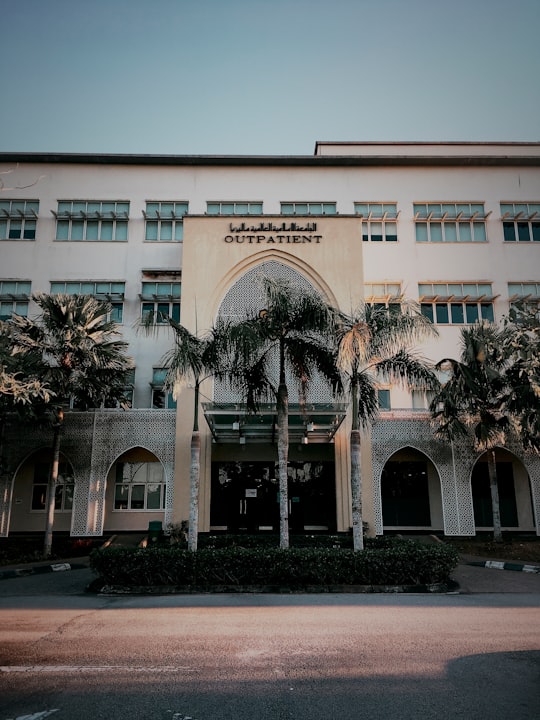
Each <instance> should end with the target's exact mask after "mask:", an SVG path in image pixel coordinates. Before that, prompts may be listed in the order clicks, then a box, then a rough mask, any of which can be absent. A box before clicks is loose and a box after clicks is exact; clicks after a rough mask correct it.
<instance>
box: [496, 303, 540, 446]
mask: <svg viewBox="0 0 540 720" xmlns="http://www.w3.org/2000/svg"><path fill="white" fill-rule="evenodd" d="M504 330H505V332H504V336H503V343H504V352H505V355H506V357H507V360H508V367H507V371H506V377H507V380H508V385H509V393H508V396H507V400H506V408H507V410H508V412H509V413H510V414H511V416H512V419H513V421H514V425H515V430H516V434H517V435H518V437H519V438H520V441H521V444H522V445H523V447H524V448H525V449H526V450H531V451H534V452H537V453H540V413H539V412H538V407H539V406H540V317H539V315H538V307H537V306H527V305H524V304H516V305H514V306H512V307H511V308H510V312H509V314H508V316H507V317H506V318H505V319H504Z"/></svg>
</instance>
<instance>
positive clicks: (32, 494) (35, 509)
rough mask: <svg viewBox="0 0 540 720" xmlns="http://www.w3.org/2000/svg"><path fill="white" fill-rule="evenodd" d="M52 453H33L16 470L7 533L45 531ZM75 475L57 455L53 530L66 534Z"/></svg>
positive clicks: (68, 464)
mask: <svg viewBox="0 0 540 720" xmlns="http://www.w3.org/2000/svg"><path fill="white" fill-rule="evenodd" d="M51 463H52V453H51V449H50V448H43V449H41V450H37V451H36V452H34V453H32V455H30V456H29V457H28V458H27V459H26V460H25V461H24V462H23V463H22V465H21V466H20V467H19V469H18V470H17V473H16V476H15V481H14V485H13V496H12V503H11V517H10V532H23V531H24V532H41V531H44V530H45V523H46V514H47V507H48V495H49V492H48V491H49V477H50V473H51ZM74 489H75V474H74V471H73V467H72V465H71V463H70V462H69V460H68V458H67V457H66V456H65V455H64V454H63V453H60V465H59V470H58V483H57V486H56V493H55V511H54V530H55V531H60V532H69V530H70V529H71V514H72V509H73V494H74Z"/></svg>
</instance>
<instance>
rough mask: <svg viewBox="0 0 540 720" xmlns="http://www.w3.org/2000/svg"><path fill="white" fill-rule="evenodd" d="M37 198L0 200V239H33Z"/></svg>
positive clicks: (34, 235)
mask: <svg viewBox="0 0 540 720" xmlns="http://www.w3.org/2000/svg"><path fill="white" fill-rule="evenodd" d="M38 211H39V200H0V240H35V239H36V224H37V216H38Z"/></svg>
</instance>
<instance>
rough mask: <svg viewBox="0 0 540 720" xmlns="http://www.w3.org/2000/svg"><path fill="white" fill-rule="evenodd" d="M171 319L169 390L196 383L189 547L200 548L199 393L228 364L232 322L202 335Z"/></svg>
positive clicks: (165, 360)
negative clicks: (203, 385)
mask: <svg viewBox="0 0 540 720" xmlns="http://www.w3.org/2000/svg"><path fill="white" fill-rule="evenodd" d="M167 321H168V323H169V325H170V327H171V328H172V329H173V331H174V347H173V348H171V350H169V351H168V352H167V353H166V354H165V355H164V357H163V364H164V365H165V367H167V376H166V378H165V389H166V390H170V391H172V392H173V393H174V394H175V395H176V394H177V393H178V392H179V391H180V389H181V387H182V386H183V385H186V384H192V385H193V389H194V399H193V429H192V434H191V461H190V469H189V487H190V500H189V527H188V549H189V550H193V551H195V550H197V542H198V533H199V487H200V474H201V439H200V434H199V396H200V387H201V384H202V383H203V382H204V381H205V380H206V379H208V378H209V377H215V378H220V377H222V376H223V373H224V372H225V366H226V362H225V361H226V337H227V333H228V324H227V323H226V322H223V321H218V322H217V323H216V325H215V326H214V327H213V328H212V329H211V330H209V331H208V332H207V333H205V334H204V335H203V336H201V337H198V336H197V335H196V334H193V333H191V332H190V331H189V330H187V329H186V328H185V327H184V326H183V325H180V324H179V323H177V322H176V321H175V320H173V319H172V318H170V317H168V318H167Z"/></svg>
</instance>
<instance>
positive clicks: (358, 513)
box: [350, 430, 364, 550]
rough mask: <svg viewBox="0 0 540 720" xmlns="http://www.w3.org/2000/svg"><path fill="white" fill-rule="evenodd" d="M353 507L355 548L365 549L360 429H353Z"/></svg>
mask: <svg viewBox="0 0 540 720" xmlns="http://www.w3.org/2000/svg"><path fill="white" fill-rule="evenodd" d="M350 442H351V508H352V533H353V549H354V550H363V549H364V533H363V529H362V477H361V470H360V430H351V440H350Z"/></svg>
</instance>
